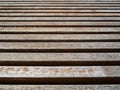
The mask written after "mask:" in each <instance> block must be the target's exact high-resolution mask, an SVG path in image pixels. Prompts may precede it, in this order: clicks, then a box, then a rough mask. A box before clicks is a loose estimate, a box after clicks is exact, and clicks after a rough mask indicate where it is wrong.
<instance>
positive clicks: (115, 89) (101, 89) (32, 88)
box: [0, 85, 120, 90]
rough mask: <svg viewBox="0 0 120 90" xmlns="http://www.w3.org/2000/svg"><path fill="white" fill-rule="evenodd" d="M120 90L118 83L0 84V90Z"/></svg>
mask: <svg viewBox="0 0 120 90" xmlns="http://www.w3.org/2000/svg"><path fill="white" fill-rule="evenodd" d="M50 89H51V90H58V89H59V90H61V89H62V90H86V89H88V90H89V89H92V90H120V85H0V90H50Z"/></svg>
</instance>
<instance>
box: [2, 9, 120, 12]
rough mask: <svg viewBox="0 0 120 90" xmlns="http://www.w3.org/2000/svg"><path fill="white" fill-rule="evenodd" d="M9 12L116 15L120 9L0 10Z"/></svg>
mask: <svg viewBox="0 0 120 90" xmlns="http://www.w3.org/2000/svg"><path fill="white" fill-rule="evenodd" d="M8 12H10V13H11V12H15V13H17V12H19V13H20V12H22V13H23V12H24V13H28V12H29V13H43V12H44V13H50V12H52V13H56V12H57V13H63V12H66V13H71V12H73V13H80V12H89V13H90V12H104V13H108V12H109V13H116V12H120V10H119V9H118V10H104V9H103V10H82V9H81V10H52V9H51V10H2V9H1V10H0V13H8Z"/></svg>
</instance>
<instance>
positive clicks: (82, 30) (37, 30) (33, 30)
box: [0, 27, 120, 36]
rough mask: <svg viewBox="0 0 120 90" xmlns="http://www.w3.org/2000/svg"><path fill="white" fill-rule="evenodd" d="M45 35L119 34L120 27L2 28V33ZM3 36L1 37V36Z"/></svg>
mask: <svg viewBox="0 0 120 90" xmlns="http://www.w3.org/2000/svg"><path fill="white" fill-rule="evenodd" d="M2 32H3V33H14V32H15V33H17V32H18V33H20V32H23V33H38V34H39V33H43V32H45V33H46V32H49V33H52V32H56V33H60V32H61V33H64V32H66V33H75V32H77V33H89V32H90V33H99V34H100V33H106V34H108V33H109V32H112V33H111V34H113V32H116V33H118V34H119V32H120V28H119V27H32V28H30V27H0V33H2ZM0 36H1V35H0Z"/></svg>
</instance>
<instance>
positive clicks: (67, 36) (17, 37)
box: [0, 34, 120, 40]
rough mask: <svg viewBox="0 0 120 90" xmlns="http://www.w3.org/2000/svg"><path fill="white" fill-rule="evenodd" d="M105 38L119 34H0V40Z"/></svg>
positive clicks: (115, 37) (116, 36) (114, 37)
mask: <svg viewBox="0 0 120 90" xmlns="http://www.w3.org/2000/svg"><path fill="white" fill-rule="evenodd" d="M11 39H12V40H103V39H104V40H107V39H120V36H119V34H100V35H99V34H64V35H62V34H37V35H36V34H0V40H11Z"/></svg>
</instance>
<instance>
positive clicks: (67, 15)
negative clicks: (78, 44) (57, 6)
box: [0, 12, 120, 18]
mask: <svg viewBox="0 0 120 90" xmlns="http://www.w3.org/2000/svg"><path fill="white" fill-rule="evenodd" d="M43 16H45V17H46V16H54V17H55V16H59V17H60V16H62V17H70V16H72V17H87V16H88V17H111V18H112V17H116V18H117V17H119V16H120V13H7V12H6V13H0V17H43Z"/></svg>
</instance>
